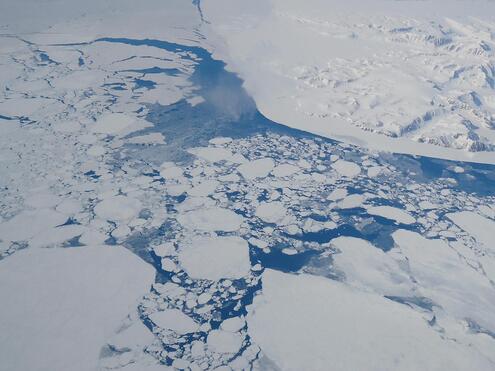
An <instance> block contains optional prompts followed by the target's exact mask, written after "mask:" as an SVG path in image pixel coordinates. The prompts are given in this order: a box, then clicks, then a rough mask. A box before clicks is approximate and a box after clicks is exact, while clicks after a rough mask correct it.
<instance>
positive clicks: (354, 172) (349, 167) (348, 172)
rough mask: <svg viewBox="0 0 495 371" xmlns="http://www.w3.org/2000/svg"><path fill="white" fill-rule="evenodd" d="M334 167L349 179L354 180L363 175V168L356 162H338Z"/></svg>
mask: <svg viewBox="0 0 495 371" xmlns="http://www.w3.org/2000/svg"><path fill="white" fill-rule="evenodd" d="M332 167H333V168H334V169H335V170H336V171H337V172H338V173H339V174H340V175H343V176H346V177H349V178H354V177H355V176H358V175H359V174H360V173H361V167H360V166H359V165H357V164H355V163H354V162H349V161H345V160H338V161H336V162H334V163H333V164H332Z"/></svg>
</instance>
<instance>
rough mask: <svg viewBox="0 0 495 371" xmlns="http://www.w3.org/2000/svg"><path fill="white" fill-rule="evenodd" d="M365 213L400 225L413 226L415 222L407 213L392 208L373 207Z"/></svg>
mask: <svg viewBox="0 0 495 371" xmlns="http://www.w3.org/2000/svg"><path fill="white" fill-rule="evenodd" d="M367 212H368V214H370V215H377V216H381V217H382V218H386V219H389V220H393V221H396V222H397V223H401V224H413V223H415V222H416V219H414V217H412V216H411V215H410V214H409V213H408V212H406V211H404V210H401V209H398V208H396V207H392V206H374V207H370V208H369V209H368V210H367Z"/></svg>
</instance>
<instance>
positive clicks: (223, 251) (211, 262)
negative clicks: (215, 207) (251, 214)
mask: <svg viewBox="0 0 495 371" xmlns="http://www.w3.org/2000/svg"><path fill="white" fill-rule="evenodd" d="M179 262H180V265H181V267H182V268H183V269H184V270H185V271H186V272H187V274H188V275H189V277H191V278H195V279H208V280H213V281H217V280H220V279H222V278H230V279H236V278H241V277H243V276H245V275H247V274H248V273H249V271H250V269H251V264H250V261H249V247H248V243H247V242H246V241H245V240H243V239H242V238H240V237H197V238H194V239H193V240H192V241H191V242H189V243H187V244H186V245H185V246H182V247H181V249H180V251H179Z"/></svg>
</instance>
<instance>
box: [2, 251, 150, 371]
mask: <svg viewBox="0 0 495 371" xmlns="http://www.w3.org/2000/svg"><path fill="white" fill-rule="evenodd" d="M154 274H155V271H154V269H153V267H152V266H150V265H148V264H146V263H145V262H144V261H142V260H141V259H140V258H138V257H137V256H136V255H134V254H132V253H131V252H130V251H128V250H126V249H124V248H123V247H104V246H97V247H84V248H71V249H58V248H55V249H39V248H30V249H27V250H23V251H19V252H18V253H16V254H15V255H14V256H11V257H9V258H8V259H4V260H2V261H0V301H1V302H2V305H1V306H0V328H1V329H2V331H1V335H0V359H1V360H2V361H1V362H0V370H5V371H7V370H52V371H58V370H60V371H65V370H75V371H77V370H81V371H89V370H96V369H97V362H98V358H99V354H100V349H101V347H103V346H104V345H105V341H106V340H107V338H108V336H109V335H110V334H111V333H112V332H113V331H116V330H117V327H118V326H119V324H120V322H121V321H122V320H123V319H124V317H125V316H126V315H127V314H128V313H129V312H130V311H131V310H133V308H135V306H136V305H137V301H138V299H139V298H140V297H141V296H142V295H144V294H145V293H146V292H147V291H148V290H149V287H150V285H151V283H152V282H153V280H154Z"/></svg>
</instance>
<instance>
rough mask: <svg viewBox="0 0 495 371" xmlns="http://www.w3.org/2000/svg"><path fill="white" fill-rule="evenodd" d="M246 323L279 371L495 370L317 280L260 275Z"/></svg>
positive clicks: (374, 299)
mask: <svg viewBox="0 0 495 371" xmlns="http://www.w3.org/2000/svg"><path fill="white" fill-rule="evenodd" d="M294 318H298V319H303V320H294ZM247 321H248V326H249V331H250V336H251V338H252V339H253V340H254V341H255V342H256V343H257V344H258V345H259V346H260V347H261V349H262V351H263V352H264V354H266V355H267V357H268V358H269V359H271V360H272V361H273V362H275V364H276V365H277V367H279V368H280V369H282V370H328V367H329V365H332V370H336V371H340V370H346V371H347V370H370V371H373V370H377V371H378V370H380V371H387V370H390V371H401V370H408V371H412V370H436V371H441V370H459V371H461V370H462V371H465V370H469V369H477V370H491V369H493V364H492V363H491V362H489V361H488V360H486V359H485V358H483V356H481V355H480V354H479V353H477V352H476V351H475V350H471V349H469V348H468V347H462V346H460V345H458V344H457V343H456V342H454V341H451V340H447V339H444V338H442V337H441V336H440V335H439V334H438V333H437V332H435V331H434V330H433V329H432V328H431V327H429V326H428V324H427V322H426V320H425V319H424V318H423V317H422V316H421V315H420V314H419V313H418V312H416V311H414V310H412V309H410V308H408V307H406V306H403V305H400V304H398V303H395V302H393V301H390V300H388V299H385V298H384V297H382V296H379V295H375V294H370V293H363V292H360V291H358V290H357V289H354V288H350V287H348V286H346V285H344V284H342V283H340V282H336V281H332V280H329V279H326V278H323V277H317V276H310V275H305V274H301V275H292V274H286V273H280V272H277V271H274V270H269V269H268V270H265V272H264V273H263V291H262V294H260V295H258V296H256V297H255V299H254V302H253V304H252V305H251V306H250V307H249V308H248V317H247Z"/></svg>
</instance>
